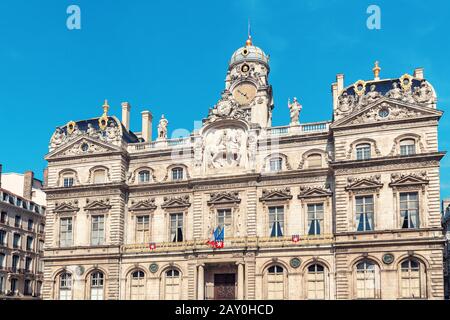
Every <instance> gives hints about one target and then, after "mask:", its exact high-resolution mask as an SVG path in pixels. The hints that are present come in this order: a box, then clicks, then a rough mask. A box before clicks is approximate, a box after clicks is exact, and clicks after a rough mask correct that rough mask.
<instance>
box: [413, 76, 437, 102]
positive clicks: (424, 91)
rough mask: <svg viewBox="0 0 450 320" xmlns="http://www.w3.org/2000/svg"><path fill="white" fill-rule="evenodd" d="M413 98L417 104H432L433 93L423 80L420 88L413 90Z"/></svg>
mask: <svg viewBox="0 0 450 320" xmlns="http://www.w3.org/2000/svg"><path fill="white" fill-rule="evenodd" d="M413 97H414V99H415V100H416V101H417V102H419V103H433V91H432V90H431V88H430V86H429V85H428V84H427V82H426V81H425V80H423V81H422V83H421V84H420V87H416V88H414V94H413Z"/></svg>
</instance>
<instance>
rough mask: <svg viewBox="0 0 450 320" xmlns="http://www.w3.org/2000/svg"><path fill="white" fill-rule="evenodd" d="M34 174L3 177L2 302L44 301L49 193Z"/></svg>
mask: <svg viewBox="0 0 450 320" xmlns="http://www.w3.org/2000/svg"><path fill="white" fill-rule="evenodd" d="M42 188H43V186H42V182H41V181H40V180H38V179H35V178H34V174H33V172H31V171H27V172H25V174H18V173H4V174H3V175H2V174H1V165H0V213H1V216H0V300H2V299H41V298H42V295H41V288H42V283H43V281H44V274H43V271H44V268H43V261H42V257H43V253H44V227H45V193H44V192H43V191H42Z"/></svg>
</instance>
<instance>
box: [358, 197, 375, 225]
mask: <svg viewBox="0 0 450 320" xmlns="http://www.w3.org/2000/svg"><path fill="white" fill-rule="evenodd" d="M355 201H356V224H357V227H356V230H357V231H370V230H373V196H362V197H356V198H355Z"/></svg>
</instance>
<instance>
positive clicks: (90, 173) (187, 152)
mask: <svg viewBox="0 0 450 320" xmlns="http://www.w3.org/2000/svg"><path fill="white" fill-rule="evenodd" d="M219 62H220V61H219ZM269 71H270V67H269V57H268V56H267V55H266V54H265V53H264V52H263V51H262V50H261V49H260V48H258V47H256V46H254V45H253V44H252V40H251V38H249V39H248V40H247V42H246V44H245V45H244V46H243V47H241V48H239V49H237V50H236V51H235V52H234V53H233V55H232V57H231V60H230V61H229V65H228V70H227V74H226V80H225V89H224V91H223V92H222V93H221V98H220V100H219V101H218V102H217V104H216V105H215V106H214V107H213V108H210V109H209V112H208V113H206V112H205V115H207V117H206V118H205V119H203V124H202V126H201V128H198V129H196V130H194V131H193V132H192V134H191V135H190V136H188V137H186V138H176V139H169V138H168V120H167V119H166V118H165V117H164V116H163V117H161V119H160V120H159V123H158V126H157V133H156V136H157V138H156V140H155V141H152V115H151V113H150V112H149V111H142V129H141V132H132V131H131V130H130V104H128V103H126V102H124V103H122V109H121V110H122V119H121V120H119V119H118V118H116V117H115V116H112V115H109V114H108V111H109V105H108V103H107V102H105V104H104V105H103V114H102V115H101V116H100V117H96V118H91V119H88V120H81V121H70V122H68V123H67V124H65V125H62V126H59V127H57V129H56V131H55V132H54V134H53V136H52V137H51V140H50V144H49V153H48V154H47V155H46V157H45V159H46V160H47V161H48V184H47V185H46V188H45V191H46V193H47V201H48V203H47V223H46V240H45V241H46V242H45V270H44V278H45V282H44V287H43V296H44V299H224V298H228V299H443V298H444V280H443V277H444V274H443V271H444V268H443V258H444V256H443V254H444V245H445V237H444V235H443V231H442V230H443V229H442V226H441V212H440V198H439V190H440V186H439V183H440V182H439V163H440V160H441V159H442V157H443V156H444V154H445V153H444V152H440V151H439V149H438V131H437V128H438V121H439V119H440V117H441V115H442V112H441V111H439V110H437V108H436V104H437V98H436V94H435V91H434V89H433V87H432V85H431V84H430V83H429V82H428V81H427V80H426V79H425V77H424V71H423V69H421V68H418V69H416V70H415V71H414V73H413V75H409V74H404V75H402V76H401V77H395V78H392V79H381V78H380V77H379V74H380V67H379V66H378V64H376V65H375V67H374V68H373V72H374V78H373V79H370V80H358V81H356V82H355V83H351V84H348V85H345V84H344V76H343V75H341V74H339V75H337V80H336V83H334V84H332V105H331V106H332V108H331V107H330V112H331V111H332V120H331V121H322V122H315V123H302V122H300V121H299V115H300V113H301V109H302V106H301V105H300V103H299V101H298V100H297V99H295V98H294V99H293V100H292V101H289V102H288V107H289V110H290V118H291V119H290V123H289V124H288V125H285V126H281V127H274V126H272V114H273V111H274V103H273V98H272V86H271V85H270V82H269ZM183 103H184V102H183ZM310 107H311V108H313V107H317V106H310ZM174 108H179V110H181V109H183V108H184V109H185V108H186V106H184V105H178V106H175V107H174ZM205 111H207V110H205ZM213 232H215V235H216V236H218V235H220V234H224V241H223V247H221V246H220V243H216V244H218V245H217V247H218V248H217V247H215V246H214V245H211V244H208V243H207V242H208V240H212V236H213V235H214V233H213ZM215 239H216V240H217V237H216V238H215ZM212 243H215V242H212Z"/></svg>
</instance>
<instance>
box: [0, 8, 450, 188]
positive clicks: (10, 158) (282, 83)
mask: <svg viewBox="0 0 450 320" xmlns="http://www.w3.org/2000/svg"><path fill="white" fill-rule="evenodd" d="M71 4H76V5H78V6H79V7H80V8H81V30H68V29H67V27H66V19H67V17H68V14H67V13H66V9H67V7H68V6H69V5H71ZM370 4H376V5H378V6H379V7H380V8H381V29H380V30H369V29H368V28H367V27H366V20H367V17H368V16H369V15H368V14H367V13H366V9H367V7H368V6H369V5H370ZM449 17H450V4H449V3H448V1H433V2H432V3H431V2H429V1H403V0H398V1H363V0H353V1H337V0H336V1H330V0H327V1H319V0H309V1H298V0H297V1H283V3H281V2H279V1H257V0H252V1H246V0H235V1H230V0H228V1H183V2H182V1H176V2H169V1H154V0H152V1H144V0H141V1H139V0H127V1H124V0H114V1H105V0H73V1H63V0H53V1H50V0H46V1H39V2H38V1H24V0H2V1H1V3H0V39H1V41H0V74H1V75H2V76H1V77H0V97H1V102H0V104H1V106H0V109H1V117H0V134H1V137H2V140H3V144H2V148H1V149H0V163H2V164H3V166H4V171H7V172H10V171H15V172H23V171H25V170H28V169H31V170H34V171H35V172H36V174H37V176H38V177H42V170H43V169H44V168H45V166H46V163H45V161H44V160H43V157H44V155H45V154H46V152H47V146H48V140H49V138H50V136H51V134H52V132H53V131H54V129H55V127H56V126H58V125H63V124H65V123H67V122H68V121H69V120H81V119H86V118H91V117H96V116H99V115H100V114H101V105H102V104H103V100H104V99H105V98H107V99H108V100H109V102H110V105H111V110H110V113H112V114H116V115H118V116H119V115H120V103H121V102H122V101H129V102H130V103H131V106H132V116H131V127H132V130H134V131H140V111H142V110H144V109H149V110H150V111H152V113H153V115H154V118H155V120H154V125H155V124H156V121H157V119H159V118H160V115H161V113H164V114H165V116H166V117H167V118H168V119H169V130H174V129H177V128H186V129H188V130H192V128H193V126H194V121H196V120H201V119H202V118H203V117H204V116H206V114H207V111H208V108H209V107H211V106H213V105H214V103H215V102H216V101H217V99H218V98H219V97H220V92H221V90H222V89H223V87H224V82H223V81H224V79H225V74H226V69H227V62H228V60H229V58H230V56H231V54H232V53H233V51H234V50H235V49H237V48H238V47H240V46H242V45H243V44H244V42H245V40H246V34H247V19H248V18H250V19H251V22H252V33H253V39H254V44H255V45H257V46H259V47H261V48H262V49H263V50H264V51H265V52H266V53H268V54H270V56H271V63H270V64H271V74H270V82H271V84H272V85H273V89H274V98H275V113H274V118H273V121H274V125H283V124H287V123H288V119H289V115H288V109H287V106H286V102H287V99H288V98H289V97H294V96H296V97H297V98H298V99H299V100H300V102H301V103H302V105H303V110H302V114H301V121H302V122H312V121H321V120H328V119H330V118H331V111H332V106H331V94H330V85H331V83H332V82H334V81H335V75H336V74H337V73H344V74H345V80H346V84H350V83H353V82H355V81H356V80H358V79H371V78H372V77H373V75H372V71H371V69H372V67H373V62H374V61H375V60H379V61H380V66H381V68H382V70H381V77H382V78H383V77H386V78H393V77H399V76H401V75H402V74H404V73H410V74H412V72H413V70H414V68H416V67H424V68H425V77H426V78H427V79H428V80H429V81H430V82H431V83H432V84H433V85H434V87H435V89H436V91H437V93H438V98H439V102H438V108H439V109H441V110H444V111H446V110H447V107H448V106H449V105H450V77H449V75H450V65H449V63H448V57H449V53H450V43H449V41H448V30H449V27H448V21H449ZM449 127H450V120H449V116H448V114H445V115H444V116H443V118H442V119H441V122H440V128H439V137H440V138H439V139H440V141H439V147H440V150H450V148H449V146H450V140H449V138H450V134H449ZM449 159H450V157H449V156H447V157H446V158H444V160H443V161H442V172H441V177H442V180H441V183H442V196H445V197H450V179H449V178H450V173H449V169H450V160H449Z"/></svg>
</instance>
